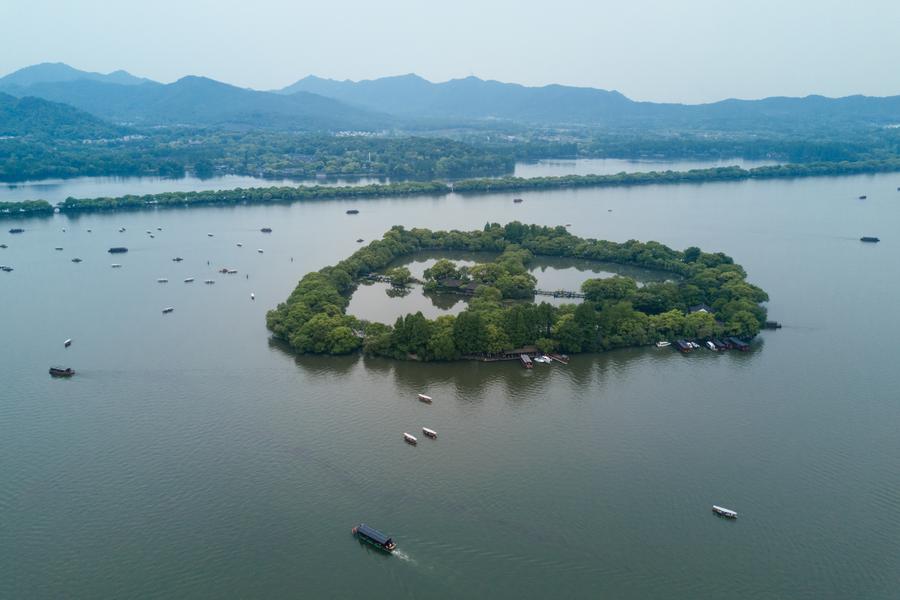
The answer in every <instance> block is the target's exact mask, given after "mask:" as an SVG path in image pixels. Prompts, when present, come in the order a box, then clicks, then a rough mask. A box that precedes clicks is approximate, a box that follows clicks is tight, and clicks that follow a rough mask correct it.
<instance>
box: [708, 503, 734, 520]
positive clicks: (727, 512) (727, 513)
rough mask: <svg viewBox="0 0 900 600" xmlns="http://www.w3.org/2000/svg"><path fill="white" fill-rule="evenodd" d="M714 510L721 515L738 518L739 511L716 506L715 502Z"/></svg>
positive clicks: (727, 517)
mask: <svg viewBox="0 0 900 600" xmlns="http://www.w3.org/2000/svg"><path fill="white" fill-rule="evenodd" d="M712 511H713V512H714V513H716V514H717V515H719V516H720V517H725V518H726V519H737V513H736V512H734V511H733V510H731V509H728V508H722V507H721V506H716V505H715V504H713V507H712Z"/></svg>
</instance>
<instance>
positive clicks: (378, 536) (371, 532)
mask: <svg viewBox="0 0 900 600" xmlns="http://www.w3.org/2000/svg"><path fill="white" fill-rule="evenodd" d="M356 532H357V533H358V534H360V535H364V536H366V537H367V538H369V539H370V540H372V541H374V542H378V543H379V544H381V545H382V546H386V545H387V544H388V543H390V541H391V538H389V537H388V536H386V535H385V534H383V533H381V532H380V531H378V530H377V529H375V528H373V527H369V526H368V525H366V524H365V523H360V525H359V527H357V528H356Z"/></svg>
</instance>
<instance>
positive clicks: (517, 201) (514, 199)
mask: <svg viewBox="0 0 900 600" xmlns="http://www.w3.org/2000/svg"><path fill="white" fill-rule="evenodd" d="M513 202H515V203H516V204H518V203H520V202H522V199H521V198H513Z"/></svg>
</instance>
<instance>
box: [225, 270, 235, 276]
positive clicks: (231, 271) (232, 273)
mask: <svg viewBox="0 0 900 600" xmlns="http://www.w3.org/2000/svg"><path fill="white" fill-rule="evenodd" d="M225 272H226V273H228V274H229V275H234V274H235V273H237V269H227V270H226V271H225Z"/></svg>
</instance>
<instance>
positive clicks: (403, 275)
mask: <svg viewBox="0 0 900 600" xmlns="http://www.w3.org/2000/svg"><path fill="white" fill-rule="evenodd" d="M387 276H388V278H389V279H390V280H391V285H396V286H404V285H406V284H407V283H409V282H410V280H411V279H412V274H411V273H410V272H409V269H407V268H406V267H395V268H393V269H391V270H390V271H388V272H387Z"/></svg>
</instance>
